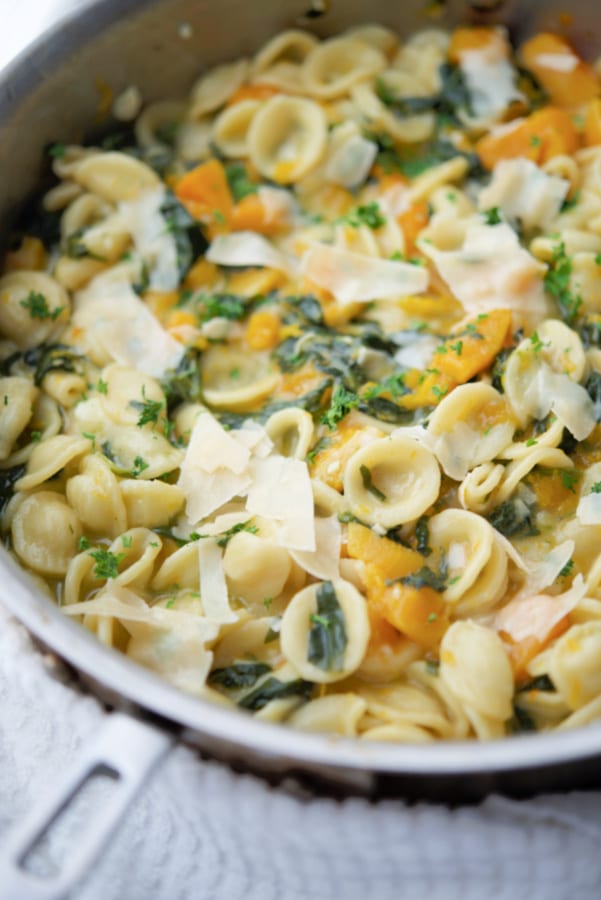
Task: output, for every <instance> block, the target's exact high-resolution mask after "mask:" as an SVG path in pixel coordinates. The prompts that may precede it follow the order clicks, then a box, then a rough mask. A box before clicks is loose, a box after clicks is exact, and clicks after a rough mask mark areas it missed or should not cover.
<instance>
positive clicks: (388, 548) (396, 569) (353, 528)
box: [347, 522, 424, 580]
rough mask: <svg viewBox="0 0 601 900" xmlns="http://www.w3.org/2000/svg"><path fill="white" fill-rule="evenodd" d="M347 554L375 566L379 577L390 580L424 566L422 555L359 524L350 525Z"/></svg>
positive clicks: (351, 523)
mask: <svg viewBox="0 0 601 900" xmlns="http://www.w3.org/2000/svg"><path fill="white" fill-rule="evenodd" d="M347 553H348V555H349V556H350V557H351V559H360V560H362V561H363V562H364V563H371V564H373V565H374V566H375V567H376V568H377V569H378V573H379V575H380V576H381V577H382V578H383V579H389V580H392V579H394V578H403V577H404V576H405V575H410V574H411V573H412V572H417V571H418V569H420V568H421V567H422V566H423V564H424V558H423V556H422V555H421V553H418V552H417V551H416V550H411V549H410V548H409V547H403V545H402V544H397V543H396V541H391V540H390V539H389V538H386V537H380V536H379V535H377V534H376V533H375V532H374V531H372V530H371V528H367V527H366V526H365V525H361V524H360V523H359V522H350V523H349V526H348V531H347Z"/></svg>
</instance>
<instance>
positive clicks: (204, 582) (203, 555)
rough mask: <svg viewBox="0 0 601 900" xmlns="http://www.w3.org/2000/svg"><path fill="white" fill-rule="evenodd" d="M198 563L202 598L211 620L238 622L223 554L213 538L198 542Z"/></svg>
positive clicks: (208, 617)
mask: <svg viewBox="0 0 601 900" xmlns="http://www.w3.org/2000/svg"><path fill="white" fill-rule="evenodd" d="M198 563H199V566H200V598H201V600H202V608H203V610H204V614H205V616H206V617H207V619H209V621H211V622H217V623H219V624H220V625H222V624H225V623H226V622H236V621H237V619H238V616H237V614H236V613H235V612H234V611H233V609H231V607H230V603H229V599H228V594H227V585H226V583H225V573H224V571H223V554H222V552H221V548H220V547H219V546H218V545H217V542H216V541H214V540H213V539H212V538H208V539H201V540H200V541H199V542H198Z"/></svg>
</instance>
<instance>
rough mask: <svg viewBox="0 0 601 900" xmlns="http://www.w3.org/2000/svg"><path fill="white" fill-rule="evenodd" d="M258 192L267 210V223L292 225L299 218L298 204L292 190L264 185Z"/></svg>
mask: <svg viewBox="0 0 601 900" xmlns="http://www.w3.org/2000/svg"><path fill="white" fill-rule="evenodd" d="M257 193H258V195H259V200H260V201H261V205H262V207H263V209H264V211H265V222H266V224H267V225H271V224H277V225H284V226H286V225H289V226H292V225H293V224H294V222H295V220H296V219H297V218H298V205H297V203H296V201H295V199H294V196H293V194H292V193H291V192H290V191H286V190H284V188H274V187H265V186H263V185H262V186H261V187H260V188H259V190H258V191H257Z"/></svg>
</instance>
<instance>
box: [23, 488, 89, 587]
mask: <svg viewBox="0 0 601 900" xmlns="http://www.w3.org/2000/svg"><path fill="white" fill-rule="evenodd" d="M11 537H12V546H13V548H14V550H15V553H16V554H17V556H18V557H19V559H20V560H21V562H23V563H25V565H26V566H29V567H30V568H32V569H34V570H35V571H36V572H40V573H41V574H43V575H65V573H66V572H67V567H68V565H69V562H70V561H71V559H72V558H73V557H74V556H75V554H76V553H77V543H78V541H79V538H80V537H81V523H80V521H79V519H78V518H77V516H76V514H75V512H74V511H73V510H72V509H71V507H70V506H69V505H68V503H67V501H66V500H65V498H64V497H63V496H61V495H60V494H57V493H55V492H54V491H38V493H35V494H31V495H30V496H29V497H25V499H24V500H23V502H22V503H21V504H20V506H19V508H18V509H17V511H16V513H15V515H14V517H13V520H12V525H11Z"/></svg>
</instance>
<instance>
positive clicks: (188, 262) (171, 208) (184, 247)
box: [161, 191, 209, 279]
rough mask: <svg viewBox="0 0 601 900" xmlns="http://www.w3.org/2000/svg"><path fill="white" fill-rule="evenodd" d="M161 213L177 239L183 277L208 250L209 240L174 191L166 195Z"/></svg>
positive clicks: (179, 262) (180, 270)
mask: <svg viewBox="0 0 601 900" xmlns="http://www.w3.org/2000/svg"><path fill="white" fill-rule="evenodd" d="M161 214H162V215H163V218H164V219H165V222H166V223H167V228H168V230H169V231H170V232H171V234H172V235H173V238H174V240H175V247H176V252H177V267H178V270H179V277H180V279H183V278H185V276H186V275H187V274H188V271H189V269H190V267H191V266H192V263H193V262H194V261H195V260H196V259H198V257H199V256H200V255H201V254H202V253H204V252H205V251H206V249H207V247H208V246H209V244H208V241H207V239H206V238H205V236H204V234H203V233H202V231H201V229H200V226H199V224H198V222H197V221H196V220H195V219H193V218H192V216H191V215H190V213H189V212H188V211H187V210H186V209H185V208H184V207H183V206H182V204H181V203H180V202H179V200H178V199H177V197H176V196H175V194H174V193H173V192H172V191H167V193H166V195H165V200H164V201H163V205H162V206H161Z"/></svg>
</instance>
